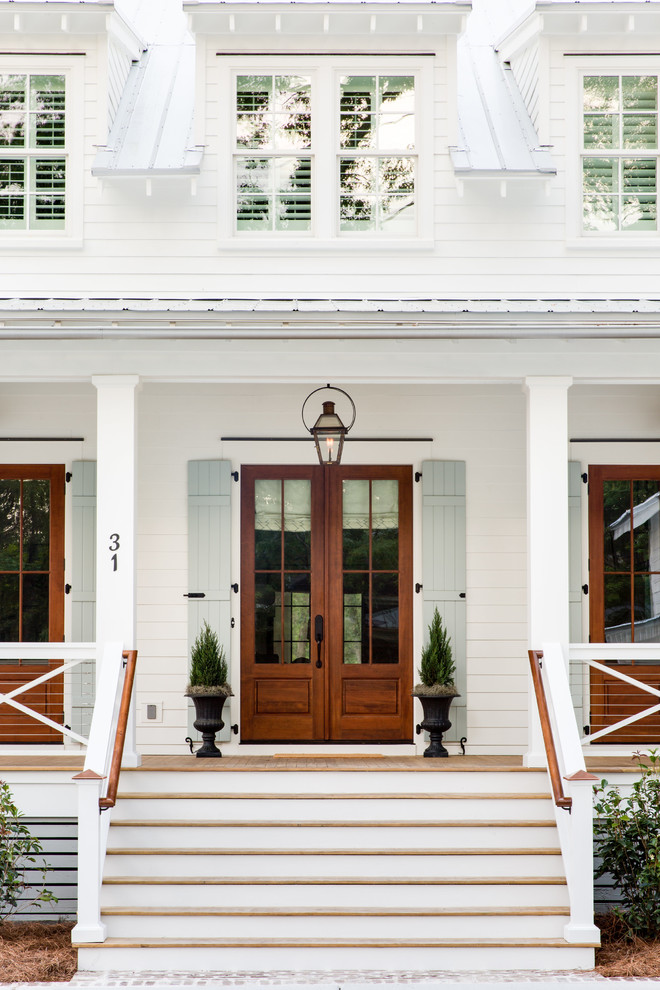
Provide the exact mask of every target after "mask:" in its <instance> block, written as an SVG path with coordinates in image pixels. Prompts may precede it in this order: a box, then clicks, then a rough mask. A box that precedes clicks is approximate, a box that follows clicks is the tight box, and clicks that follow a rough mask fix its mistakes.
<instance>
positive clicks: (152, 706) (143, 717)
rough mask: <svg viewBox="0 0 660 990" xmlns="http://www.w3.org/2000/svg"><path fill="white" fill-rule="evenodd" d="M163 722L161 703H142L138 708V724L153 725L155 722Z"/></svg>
mask: <svg viewBox="0 0 660 990" xmlns="http://www.w3.org/2000/svg"><path fill="white" fill-rule="evenodd" d="M162 721H163V702H162V701H143V702H142V705H141V708H140V722H141V723H143V724H144V725H153V724H154V723H155V722H162Z"/></svg>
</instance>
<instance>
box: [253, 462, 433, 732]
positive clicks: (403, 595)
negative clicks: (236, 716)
mask: <svg viewBox="0 0 660 990" xmlns="http://www.w3.org/2000/svg"><path fill="white" fill-rule="evenodd" d="M241 480H242V497H241V513H242V522H241V527H242V550H241V556H242V560H241V738H242V739H243V740H244V741H246V742H250V741H251V742H323V741H336V742H339V741H343V742H367V741H373V742H410V741H411V739H412V728H413V727H412V698H411V697H410V692H411V689H412V469H411V468H410V467H390V466H388V467H342V466H337V465H332V466H330V467H321V465H319V466H314V467H273V466H264V467H255V466H249V467H244V468H243V470H242V478H241Z"/></svg>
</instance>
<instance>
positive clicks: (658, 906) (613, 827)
mask: <svg viewBox="0 0 660 990" xmlns="http://www.w3.org/2000/svg"><path fill="white" fill-rule="evenodd" d="M635 759H636V760H637V763H638V765H639V768H640V771H641V777H640V779H639V780H637V781H635V783H634V784H633V785H632V791H631V794H630V796H629V797H623V796H622V795H621V793H620V791H619V789H618V788H617V787H609V785H608V783H607V781H606V780H601V782H600V785H598V786H596V787H594V795H595V798H596V800H595V803H594V807H595V810H596V815H597V820H596V822H595V825H594V845H595V849H596V852H597V853H598V854H599V855H600V857H601V863H600V865H599V866H598V868H597V870H596V873H595V876H596V879H598V877H602V876H604V875H606V874H610V875H611V876H612V877H613V879H614V881H615V884H616V887H617V889H618V891H619V893H620V894H621V901H622V907H621V908H618V907H617V908H614V914H615V915H616V916H617V917H618V918H620V919H621V921H622V922H623V923H624V925H625V926H626V930H627V932H628V934H629V936H630V937H633V936H636V935H637V936H641V937H644V938H649V937H651V938H653V937H657V936H658V935H660V754H659V753H658V751H657V750H651V751H650V753H649V754H648V756H644V755H642V754H640V753H637V754H635ZM608 788H609V789H608Z"/></svg>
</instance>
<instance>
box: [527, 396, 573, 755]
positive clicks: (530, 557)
mask: <svg viewBox="0 0 660 990" xmlns="http://www.w3.org/2000/svg"><path fill="white" fill-rule="evenodd" d="M571 383H572V379H571V378H527V379H526V380H525V387H526V392H527V573H528V579H527V587H528V596H529V599H528V636H529V647H530V649H540V648H541V644H542V643H544V642H558V643H560V644H561V645H562V647H563V648H564V650H565V653H566V655H568V641H569V635H568V621H569V584H568V562H569V561H568V405H567V403H568V389H569V388H570V386H571ZM545 762H546V761H545V754H544V750H543V739H542V736H541V728H540V723H539V719H538V714H537V709H536V701H535V698H534V691H533V688H532V684H531V678H530V687H529V738H528V750H527V754H526V756H525V765H526V766H537V767H538V766H545Z"/></svg>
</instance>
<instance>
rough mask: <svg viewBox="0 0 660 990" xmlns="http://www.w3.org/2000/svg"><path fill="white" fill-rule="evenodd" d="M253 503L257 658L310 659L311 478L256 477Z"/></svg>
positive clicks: (258, 660)
mask: <svg viewBox="0 0 660 990" xmlns="http://www.w3.org/2000/svg"><path fill="white" fill-rule="evenodd" d="M254 505H255V525H254V566H255V575H254V596H255V657H254V659H255V662H256V663H278V664H279V663H311V656H310V633H311V566H312V557H311V553H312V549H311V548H312V544H311V520H312V491H311V482H310V481H308V480H304V479H302V480H293V479H287V480H284V481H283V480H281V479H279V478H278V479H263V480H257V481H255V489H254Z"/></svg>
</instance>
